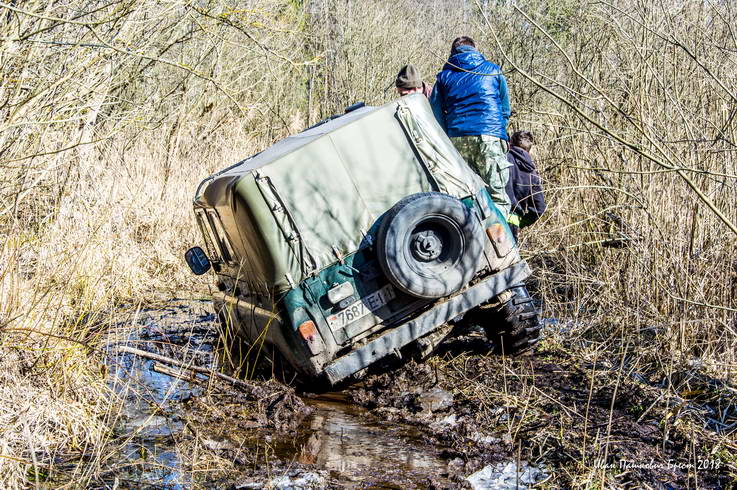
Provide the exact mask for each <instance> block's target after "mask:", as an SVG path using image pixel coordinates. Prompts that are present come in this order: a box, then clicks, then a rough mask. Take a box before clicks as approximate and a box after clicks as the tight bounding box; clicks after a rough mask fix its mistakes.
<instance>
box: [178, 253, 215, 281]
mask: <svg viewBox="0 0 737 490" xmlns="http://www.w3.org/2000/svg"><path fill="white" fill-rule="evenodd" d="M184 260H186V261H187V265H188V266H189V268H190V269H192V272H193V273H195V274H197V275H198V276H201V275H202V274H204V273H205V272H207V271H209V270H210V259H208V258H207V254H205V252H204V250H202V249H201V248H200V247H192V248H190V249H189V250H187V252H185V254H184Z"/></svg>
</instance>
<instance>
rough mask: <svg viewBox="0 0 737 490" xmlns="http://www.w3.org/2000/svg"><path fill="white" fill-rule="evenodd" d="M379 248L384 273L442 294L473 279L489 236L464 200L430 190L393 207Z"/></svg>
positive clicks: (401, 283)
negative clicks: (485, 233)
mask: <svg viewBox="0 0 737 490" xmlns="http://www.w3.org/2000/svg"><path fill="white" fill-rule="evenodd" d="M376 251H377V256H378V260H379V265H380V266H381V269H382V271H383V272H384V274H385V275H386V276H387V278H388V279H389V281H391V283H392V284H393V285H394V286H396V287H397V288H398V289H399V290H400V291H403V292H405V293H407V294H409V295H412V296H415V297H418V298H426V299H435V298H442V297H444V296H448V295H450V294H453V293H455V292H457V291H458V290H460V289H461V288H462V287H463V286H465V285H466V284H468V282H469V281H470V280H471V279H472V278H473V276H474V274H475V273H476V271H477V270H478V268H479V262H480V260H481V254H482V253H483V251H484V235H483V231H482V227H481V222H480V221H479V219H478V218H477V217H476V216H475V215H474V214H473V212H472V211H471V210H470V209H468V208H467V207H466V205H465V204H463V203H462V202H461V201H460V200H459V199H456V198H455V197H452V196H449V195H447V194H443V193H440V192H424V193H420V194H413V195H411V196H408V197H406V198H404V199H402V200H401V201H399V202H398V203H397V204H395V205H394V207H392V208H391V209H390V210H389V211H387V213H386V214H385V215H384V218H383V219H382V221H381V224H380V226H379V230H378V232H377V234H376Z"/></svg>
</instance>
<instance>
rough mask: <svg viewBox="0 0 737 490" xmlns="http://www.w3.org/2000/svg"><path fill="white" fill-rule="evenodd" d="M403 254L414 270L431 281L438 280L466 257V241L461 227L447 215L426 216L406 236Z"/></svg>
mask: <svg viewBox="0 0 737 490" xmlns="http://www.w3.org/2000/svg"><path fill="white" fill-rule="evenodd" d="M403 249H404V255H405V258H406V261H407V264H408V265H409V266H410V268H412V270H413V271H414V272H415V273H417V274H419V275H421V276H423V277H428V278H439V276H441V275H442V274H443V273H444V272H446V271H448V270H450V269H452V268H453V267H454V266H455V265H457V264H458V262H459V261H460V260H461V259H462V258H463V252H464V250H465V242H464V240H463V232H462V231H461V229H460V227H459V226H458V224H457V223H456V222H455V221H454V220H452V219H449V218H448V217H447V216H442V215H430V216H426V217H424V219H422V220H421V221H419V222H418V223H417V224H415V226H414V227H413V228H412V231H411V232H410V233H408V234H407V239H406V241H405V243H404V247H403Z"/></svg>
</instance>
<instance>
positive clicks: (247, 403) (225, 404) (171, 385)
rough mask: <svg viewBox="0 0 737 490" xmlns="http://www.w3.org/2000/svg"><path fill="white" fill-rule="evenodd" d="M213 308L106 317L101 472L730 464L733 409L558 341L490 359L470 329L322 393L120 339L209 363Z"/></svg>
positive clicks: (343, 475) (671, 483) (461, 471)
mask: <svg viewBox="0 0 737 490" xmlns="http://www.w3.org/2000/svg"><path fill="white" fill-rule="evenodd" d="M208 309H209V304H208V303H207V302H197V301H174V302H171V303H168V304H165V305H162V306H161V307H157V308H152V309H150V310H148V311H137V312H135V313H132V314H131V318H130V320H129V321H127V322H125V323H123V324H120V325H117V326H114V328H111V335H110V340H109V342H108V351H109V353H110V355H109V358H110V361H109V371H110V374H111V387H113V389H114V390H115V392H116V393H117V394H118V396H119V405H120V407H121V410H120V413H119V416H118V421H117V424H116V434H115V442H116V443H117V447H118V448H119V450H118V451H117V452H116V453H115V454H114V455H113V456H111V458H110V459H109V464H108V465H107V467H105V468H103V469H102V470H101V472H100V474H99V478H98V483H99V484H100V486H109V485H111V484H112V485H115V484H116V482H117V484H118V485H119V486H122V487H150V488H191V487H196V488H201V487H220V488H223V487H224V488H228V487H230V488H263V487H271V488H344V487H353V488H468V487H469V486H471V484H470V482H469V480H467V478H469V477H470V476H471V475H472V474H474V473H476V472H479V473H476V475H477V476H478V475H482V474H483V477H484V478H486V480H479V479H478V478H481V477H480V476H479V477H478V478H477V479H476V481H475V483H474V485H475V486H476V487H477V488H482V487H483V488H508V487H509V485H510V483H509V482H513V483H511V485H512V487H514V486H519V488H526V487H527V485H528V484H533V483H535V484H536V486H541V487H543V488H546V487H549V488H561V487H563V488H565V487H575V486H580V485H584V486H606V487H611V486H616V487H623V488H626V487H642V486H644V485H648V486H650V487H652V488H685V487H691V488H728V487H729V485H730V484H731V482H732V478H733V476H734V468H733V467H730V466H729V465H730V464H733V459H732V460H730V456H729V454H730V451H732V450H733V449H734V443H733V441H734V430H733V429H732V428H731V425H730V424H731V423H732V418H730V416H729V412H728V411H727V412H724V410H722V408H720V411H719V413H720V414H722V415H724V416H722V419H721V421H719V420H716V419H717V418H718V417H717V416H716V415H714V414H713V413H711V412H709V413H707V412H708V410H707V409H706V408H704V407H710V408H713V406H714V403H711V404H710V403H707V402H708V400H697V399H695V398H694V399H685V398H683V397H679V396H677V395H673V394H668V393H667V392H666V391H665V390H664V389H663V388H662V387H659V386H655V383H654V382H652V381H650V380H647V379H644V378H643V377H642V376H640V377H639V378H638V376H636V373H633V372H632V371H631V370H630V371H626V370H623V369H619V368H621V366H619V365H618V364H617V363H616V361H613V360H608V359H595V360H594V361H592V362H582V361H581V359H579V358H576V357H574V356H573V355H572V354H571V353H569V352H567V351H565V350H563V349H561V348H557V347H555V346H547V347H542V348H539V349H538V350H537V352H535V353H534V355H531V354H528V355H524V356H521V357H518V358H508V357H501V356H497V355H493V354H489V351H490V347H491V346H490V345H489V344H488V343H487V342H486V341H485V339H484V338H483V336H481V335H480V334H478V333H471V334H470V335H466V336H463V337H460V338H454V339H451V340H450V341H447V342H446V343H445V344H444V345H443V346H442V347H441V349H440V351H438V352H437V353H436V354H434V355H433V356H432V357H430V358H429V359H427V360H425V362H416V361H413V360H410V361H406V360H403V361H397V362H394V363H392V362H387V363H384V365H383V366H382V367H379V368H378V369H376V370H375V372H374V373H371V374H368V375H367V376H366V377H365V378H364V379H363V380H362V381H360V382H356V383H354V384H352V385H348V386H346V387H344V389H343V390H342V391H341V392H335V393H321V394H312V393H308V392H305V391H304V388H303V389H302V390H301V391H299V392H298V391H296V390H295V389H294V388H292V387H289V386H286V385H284V384H282V383H279V382H277V381H275V380H273V379H268V376H267V377H266V378H257V379H252V380H250V381H245V382H242V383H239V384H238V385H233V384H229V383H228V382H226V381H223V380H220V379H217V378H215V377H208V376H204V375H202V374H196V373H191V372H187V371H186V370H182V369H180V368H176V367H172V366H168V367H166V366H164V367H162V366H161V364H160V363H157V362H156V361H152V360H150V359H145V358H141V357H138V356H135V355H132V354H129V353H125V352H120V351H119V350H117V348H118V347H119V346H121V345H128V346H133V347H135V348H138V349H143V350H147V351H150V352H154V353H158V354H161V355H165V356H167V357H171V358H173V359H176V360H179V361H182V362H185V363H191V365H196V366H204V367H212V368H213V369H217V368H218V366H219V365H220V364H221V363H220V358H219V355H218V353H219V352H220V346H219V345H218V328H217V321H216V318H215V316H214V315H212V314H211V313H210V312H209V311H208ZM264 371H265V372H268V371H269V370H268V369H265V370H264ZM712 381H713V380H712ZM712 384H714V383H712ZM712 388H714V387H712ZM722 388H724V386H722ZM711 392H715V389H712V391H711ZM711 392H709V391H707V390H706V389H704V390H701V391H699V392H698V393H699V395H698V396H701V397H702V398H703V397H704V396H705V394H706V393H711ZM719 393H722V395H724V394H725V393H726V394H727V396H728V394H729V393H730V391H729V390H728V389H726V388H724V389H721V391H719ZM720 403H722V405H724V406H725V407H728V406H729V404H730V403H732V404H733V407H737V397H735V398H733V399H729V398H728V399H727V400H726V401H724V400H721V399H720ZM722 405H720V407H722ZM725 413H726V415H725ZM709 414H711V415H713V417H708V416H707V415H709ZM734 416H735V414H734V413H732V415H731V417H734ZM715 417H716V418H715ZM707 419H711V420H713V421H714V422H715V423H718V424H721V425H720V426H717V425H714V423H711V422H708V420H707ZM704 421H706V422H704ZM709 424H711V425H709ZM699 425H700V426H701V429H699V430H696V429H695V428H698V427H699ZM725 427H726V428H727V429H726V430H724V428H725ZM730 430H731V432H730ZM730 441H731V442H730ZM730 444H731V446H730ZM697 465H701V467H697ZM705 465H706V466H705ZM525 468H527V470H526V471H528V472H530V471H531V472H532V473H530V475H532V476H529V478H528V479H527V480H523V479H520V475H521V474H522V472H523V470H524V469H525ZM484 472H485V473H484ZM730 475H731V476H730ZM472 480H473V478H472ZM479 481H481V482H482V483H479Z"/></svg>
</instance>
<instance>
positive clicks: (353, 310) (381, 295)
mask: <svg viewBox="0 0 737 490" xmlns="http://www.w3.org/2000/svg"><path fill="white" fill-rule="evenodd" d="M395 296H396V295H395V294H394V288H392V287H391V285H387V286H384V287H383V288H381V289H379V290H378V291H374V292H373V293H371V294H369V295H368V296H364V297H363V298H362V299H359V300H358V301H356V302H355V303H351V305H350V306H348V307H347V308H345V309H344V310H341V311H339V312H338V313H336V314H335V315H330V316H329V317H328V325H330V328H331V329H332V330H337V329H339V328H343V327H345V326H346V325H348V324H349V323H352V322H355V321H356V320H359V319H361V318H363V317H365V316H366V315H368V314H369V313H372V312H374V311H376V310H378V309H379V308H381V307H382V306H384V305H385V304H387V303H388V302H389V301H391V300H393V299H394V298H395Z"/></svg>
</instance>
